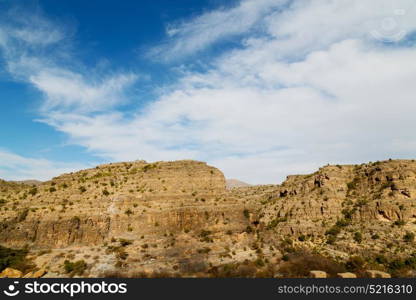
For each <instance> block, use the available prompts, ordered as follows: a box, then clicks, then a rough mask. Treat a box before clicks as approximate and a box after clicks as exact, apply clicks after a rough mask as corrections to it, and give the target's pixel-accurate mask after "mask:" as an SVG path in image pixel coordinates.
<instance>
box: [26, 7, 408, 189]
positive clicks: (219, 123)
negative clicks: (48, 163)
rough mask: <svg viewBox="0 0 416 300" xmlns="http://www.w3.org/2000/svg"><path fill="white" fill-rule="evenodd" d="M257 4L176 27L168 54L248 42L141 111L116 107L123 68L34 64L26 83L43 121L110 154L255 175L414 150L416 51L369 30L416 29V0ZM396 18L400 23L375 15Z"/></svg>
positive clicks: (248, 177) (254, 179) (273, 176)
mask: <svg viewBox="0 0 416 300" xmlns="http://www.w3.org/2000/svg"><path fill="white" fill-rule="evenodd" d="M255 2H256V1H254V2H253V1H242V2H241V4H240V5H238V6H236V7H234V8H231V9H220V10H219V11H214V12H209V13H206V14H204V15H202V16H199V17H196V18H195V19H193V20H190V21H187V22H185V23H183V24H181V25H177V26H176V27H174V28H173V29H171V30H172V31H171V32H170V38H171V40H169V43H170V44H169V45H170V46H171V50H172V52H171V53H173V54H174V53H175V51H176V52H181V53H184V54H192V53H195V52H196V51H199V50H201V49H203V48H205V47H208V46H209V45H211V44H213V43H215V42H216V41H218V40H221V39H223V38H225V37H229V36H233V35H236V34H243V35H244V41H243V44H242V47H241V48H239V49H234V50H229V51H227V52H225V53H224V54H222V55H221V56H219V57H216V58H215V59H212V60H211V61H210V63H211V66H212V67H210V68H209V69H208V70H206V71H204V72H193V71H187V72H185V73H184V75H183V77H182V78H180V80H178V82H177V83H176V84H175V85H173V86H170V87H169V88H168V89H166V90H165V91H164V92H163V93H162V94H161V96H160V97H159V98H158V99H157V100H156V101H154V102H151V103H148V104H147V105H145V106H144V107H142V108H141V109H140V110H139V111H137V112H133V113H132V112H123V111H118V110H117V109H116V106H117V103H120V102H123V101H125V98H124V91H125V89H126V88H127V87H128V86H129V84H131V82H130V80H133V79H130V80H129V76H128V75H126V74H124V75H121V76H120V77H114V78H115V79H113V81H111V80H110V82H113V84H112V85H111V84H108V82H109V81H108V80H109V79H107V78H103V77H101V78H99V80H97V81H94V82H92V83H91V82H88V80H86V79H85V78H84V77H83V75H82V73H77V72H71V71H68V70H66V69H65V68H63V67H62V66H60V68H59V72H50V71H49V69H47V68H46V69H47V70H48V72H47V73H42V72H35V73H34V74H33V75H31V76H30V77H28V78H30V82H31V83H32V84H34V86H36V87H37V88H39V89H40V90H42V91H43V92H44V93H45V94H46V95H47V97H46V102H45V106H44V107H45V108H46V112H44V119H43V121H44V122H46V123H47V124H49V125H51V126H53V127H54V128H56V129H57V130H59V131H61V132H64V133H66V134H67V135H68V136H69V138H70V141H71V142H72V143H75V144H78V145H82V146H84V147H86V148H87V149H88V150H89V151H90V152H91V153H93V154H96V155H99V156H102V157H105V158H106V159H109V160H133V159H146V160H149V161H153V160H172V159H183V158H192V159H198V160H205V161H208V162H209V163H211V164H213V165H215V166H217V167H219V168H220V169H222V170H224V171H225V174H226V176H228V177H233V178H239V179H242V180H245V181H248V182H251V183H273V182H278V181H281V180H282V179H284V177H285V176H286V175H288V174H291V173H293V172H294V173H303V172H309V171H312V170H313V169H314V168H317V167H318V166H321V165H324V164H326V163H358V162H363V161H375V160H379V159H386V158H389V157H392V158H403V157H411V156H412V155H414V153H415V150H416V148H415V145H416V135H415V133H414V130H413V127H414V126H413V122H414V121H413V120H414V116H413V115H414V112H415V111H416V102H415V101H414V95H415V94H416V87H415V85H414V84H413V83H414V78H416V51H414V46H410V45H407V46H405V45H404V44H403V45H400V46H399V45H396V44H393V45H386V44H384V43H380V41H377V40H376V38H380V36H377V35H376V36H374V30H379V33H380V34H381V37H382V38H383V40H388V39H391V38H392V37H394V33H395V32H396V33H400V32H402V31H404V32H409V33H410V32H412V31H414V30H415V28H416V12H415V10H414V6H413V5H411V2H409V1H407V0H402V1H395V2H394V3H393V2H391V1H387V0H383V1H379V2H377V3H378V4H377V6H376V4H375V2H373V1H358V0H357V1H343V0H340V1H330V0H320V1H303V0H299V1H293V4H292V6H291V7H290V8H288V7H285V6H280V5H282V3H283V2H280V1H277V2H276V1H263V2H261V4H262V5H260V6H259V7H258V8H256V9H254V6H252V5H254V3H255ZM392 3H393V4H394V5H393V6H392V7H395V8H394V9H392V11H393V12H391V10H390V6H389V5H390V4H392ZM380 5H381V6H384V9H383V10H377V9H376V8H377V7H379V6H380ZM276 7H279V8H280V9H281V10H278V11H277V10H276ZM395 9H404V12H405V14H402V13H401V14H396V13H397V11H395ZM402 12H403V11H402ZM389 18H393V19H395V20H396V19H397V23H396V26H393V27H391V26H390V27H388V26H384V27H383V25H380V24H383V20H387V19H389ZM241 20H245V21H244V23H242V22H241ZM380 22H381V23H380ZM259 24H261V26H258V25H259ZM220 25H223V26H220ZM379 25H380V26H381V27H378V26H379ZM384 25H386V24H384ZM253 26H256V30H251V29H252V28H253ZM388 28H390V30H387V29H388ZM259 31H260V33H259ZM390 41H393V40H390ZM163 47H164V46H162V48H163ZM162 48H160V49H162ZM31 62H32V63H33V60H32V61H31ZM33 64H34V65H36V63H33ZM20 65H21V64H20ZM58 67H59V65H58ZM43 69H45V68H43ZM27 70H31V69H30V68H26V71H27ZM34 70H35V71H36V70H37V69H36V68H34ZM30 72H32V71H30ZM42 74H46V75H43V76H42ZM51 74H52V75H51ZM123 76H125V77H123ZM120 78H121V79H120ZM96 82H98V83H96ZM107 86H110V87H111V88H110V89H107ZM66 87H72V88H71V89H70V90H66V89H65V88H66ZM114 87H115V88H114ZM101 99H104V100H101ZM101 101H102V102H101ZM119 101H120V102H119ZM82 107H85V108H86V109H81V108H82ZM95 107H98V108H99V109H94V108H95ZM92 112H94V113H92Z"/></svg>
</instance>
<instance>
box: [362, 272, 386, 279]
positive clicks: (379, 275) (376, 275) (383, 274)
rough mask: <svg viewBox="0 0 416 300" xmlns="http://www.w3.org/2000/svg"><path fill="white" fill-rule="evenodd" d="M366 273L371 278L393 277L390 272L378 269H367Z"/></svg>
mask: <svg viewBox="0 0 416 300" xmlns="http://www.w3.org/2000/svg"><path fill="white" fill-rule="evenodd" d="M365 273H366V274H367V276H368V277H370V278H391V275H390V274H389V273H386V272H382V271H378V270H367V271H366V272H365Z"/></svg>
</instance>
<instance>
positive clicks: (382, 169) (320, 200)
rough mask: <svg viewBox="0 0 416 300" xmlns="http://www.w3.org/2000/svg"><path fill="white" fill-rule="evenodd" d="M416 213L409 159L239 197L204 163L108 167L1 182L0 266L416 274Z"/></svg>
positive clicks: (110, 271)
mask: <svg viewBox="0 0 416 300" xmlns="http://www.w3.org/2000/svg"><path fill="white" fill-rule="evenodd" d="M415 205H416V162H415V161H413V160H395V161H392V160H390V161H384V162H375V163H368V164H362V165H342V166H341V165H336V166H329V165H328V166H325V167H323V168H321V169H319V170H318V171H316V172H315V173H313V174H310V175H296V176H288V178H287V180H286V181H285V182H284V183H283V184H281V185H263V186H245V187H235V188H232V189H227V188H226V180H225V178H224V175H223V174H222V172H221V171H219V170H218V169H216V168H214V167H211V166H208V165H207V164H205V163H203V162H197V161H186V160H184V161H175V162H155V163H147V162H145V161H135V162H128V163H114V164H107V165H100V166H97V167H96V168H94V169H88V170H82V171H79V172H75V173H70V174H63V175H61V176H58V177H56V178H53V179H52V180H50V181H47V182H43V183H41V184H39V185H33V184H24V183H13V182H6V181H0V245H1V248H2V249H0V250H1V251H0V268H6V267H12V268H13V267H15V268H17V269H20V271H22V272H26V273H27V272H32V274H33V272H36V270H39V269H40V270H42V272H41V273H42V274H44V273H45V272H47V273H46V276H50V277H66V276H86V277H97V276H117V277H124V276H127V277H143V276H146V277H149V276H157V277H161V276H169V277H175V276H199V277H215V276H231V277H254V276H257V277H259V276H260V277H262V276H266V277H289V276H308V275H309V273H310V271H314V270H322V271H325V272H327V273H328V274H329V276H337V275H336V274H344V273H345V272H347V271H349V272H354V274H357V275H358V276H367V275H366V274H378V273H377V272H383V271H387V272H389V273H392V274H393V276H414V269H416V244H415V242H414V236H415V235H414V232H415V230H416V206H415ZM2 253H3V254H2ZM13 253H14V254H13ZM16 253H17V254H18V255H20V256H18V257H21V259H20V260H19V261H18V262H16V263H14V264H11V263H7V262H8V261H9V260H7V255H9V256H11V255H14V257H16V256H17V254H16ZM23 254H24V255H23ZM2 263H3V264H2ZM368 270H373V271H374V272H376V271H377V272H376V273H374V272H370V273H369V272H368ZM0 271H1V270H0ZM313 274H315V273H313ZM316 274H318V273H316Z"/></svg>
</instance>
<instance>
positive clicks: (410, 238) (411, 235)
mask: <svg viewBox="0 0 416 300" xmlns="http://www.w3.org/2000/svg"><path fill="white" fill-rule="evenodd" d="M403 240H404V241H405V242H406V243H411V242H413V241H414V240H415V234H414V233H413V232H406V234H405V235H404V236H403Z"/></svg>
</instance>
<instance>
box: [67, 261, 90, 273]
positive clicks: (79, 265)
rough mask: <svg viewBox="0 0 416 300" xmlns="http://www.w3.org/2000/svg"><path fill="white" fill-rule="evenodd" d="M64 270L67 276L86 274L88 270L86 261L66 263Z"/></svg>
mask: <svg viewBox="0 0 416 300" xmlns="http://www.w3.org/2000/svg"><path fill="white" fill-rule="evenodd" d="M64 269H65V272H66V273H67V274H70V275H71V276H74V275H79V276H81V275H82V274H84V272H85V270H86V269H87V263H86V262H85V261H84V260H78V261H76V262H71V261H69V260H65V261H64Z"/></svg>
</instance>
